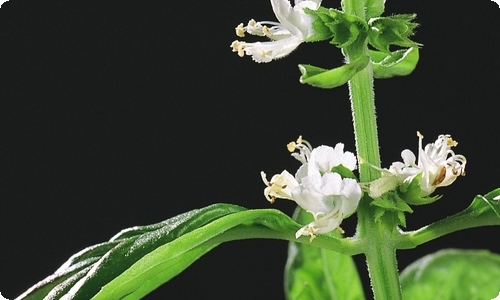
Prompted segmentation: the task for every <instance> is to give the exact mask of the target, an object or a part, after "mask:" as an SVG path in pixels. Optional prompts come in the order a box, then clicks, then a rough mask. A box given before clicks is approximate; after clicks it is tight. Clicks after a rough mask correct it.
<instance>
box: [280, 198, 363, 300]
mask: <svg viewBox="0 0 500 300" xmlns="http://www.w3.org/2000/svg"><path fill="white" fill-rule="evenodd" d="M294 219H296V220H297V221H298V222H299V223H302V224H307V223H309V222H311V221H312V220H313V219H312V215H311V214H309V213H306V212H305V211H304V210H303V209H301V208H300V207H298V208H297V210H296V211H295V216H294ZM332 234H334V235H335V236H337V237H341V235H340V234H339V233H338V232H337V231H334V232H333V233H332ZM285 293H286V296H287V299H289V300H311V299H315V300H322V299H324V300H358V299H364V294H363V287H362V285H361V280H360V278H359V274H358V272H357V270H356V266H355V264H354V261H353V260H352V258H351V257H350V256H347V255H343V254H340V253H337V252H334V251H331V250H326V249H322V248H318V247H315V246H313V244H298V243H296V242H290V245H289V248H288V261H287V265H286V268H285Z"/></svg>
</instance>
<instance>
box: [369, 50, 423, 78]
mask: <svg viewBox="0 0 500 300" xmlns="http://www.w3.org/2000/svg"><path fill="white" fill-rule="evenodd" d="M370 57H371V59H372V68H373V76H374V77H375V78H391V77H394V76H406V75H409V74H410V73H411V72H413V70H415V68H416V66H417V63H418V59H419V54H418V48H417V47H411V48H408V49H401V50H396V51H393V52H391V53H390V54H388V53H386V52H382V51H375V50H370Z"/></svg>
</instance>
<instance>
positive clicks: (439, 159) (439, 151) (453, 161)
mask: <svg viewBox="0 0 500 300" xmlns="http://www.w3.org/2000/svg"><path fill="white" fill-rule="evenodd" d="M417 136H418V138H419V142H418V148H419V149H418V163H415V160H416V157H415V154H413V152H411V151H410V150H408V149H406V150H403V152H402V153H401V157H402V158H403V162H395V163H393V164H392V165H391V167H390V168H389V169H388V170H387V169H383V170H382V177H381V178H380V179H377V180H375V181H374V182H372V183H371V184H370V192H369V195H370V197H372V198H378V197H380V196H381V195H382V194H383V193H385V192H388V191H390V190H394V189H395V188H396V187H397V186H399V185H401V184H402V183H403V182H405V181H406V182H410V181H412V180H413V179H415V177H416V176H417V175H420V174H421V179H420V182H419V186H420V189H421V192H420V196H422V197H425V196H428V195H430V194H432V193H433V192H434V191H435V190H436V188H438V187H442V186H448V185H450V184H452V183H453V182H454V181H455V179H456V178H457V177H458V176H460V175H465V165H466V163H467V160H466V159H465V157H464V156H463V155H457V154H455V152H453V150H451V148H452V147H455V146H456V145H457V144H458V143H457V142H456V141H454V140H453V139H452V138H451V136H450V135H448V134H442V135H440V136H439V137H438V138H437V140H436V141H435V142H434V143H430V144H427V145H426V146H425V148H423V147H422V140H423V138H424V136H423V135H422V134H420V132H417Z"/></svg>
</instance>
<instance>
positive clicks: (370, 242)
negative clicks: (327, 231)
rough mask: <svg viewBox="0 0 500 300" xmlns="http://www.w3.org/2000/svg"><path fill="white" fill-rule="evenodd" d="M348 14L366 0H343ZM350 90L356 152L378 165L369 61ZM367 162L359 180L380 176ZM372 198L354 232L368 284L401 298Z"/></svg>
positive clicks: (388, 235)
mask: <svg viewBox="0 0 500 300" xmlns="http://www.w3.org/2000/svg"><path fill="white" fill-rule="evenodd" d="M343 5H344V11H345V12H346V13H347V14H350V15H354V16H357V17H359V18H362V19H365V7H366V0H344V1H343ZM344 51H345V52H344V53H345V55H346V58H347V60H348V61H354V60H356V59H357V58H359V57H361V56H365V55H368V47H367V44H366V41H361V42H359V43H353V44H352V45H350V46H349V47H346V48H345V49H344ZM349 94H350V99H351V109H352V116H353V124H354V135H355V138H356V149H357V153H358V156H359V157H361V158H362V159H363V160H364V161H365V162H368V163H369V164H371V165H374V166H377V167H380V154H379V151H378V150H379V146H378V135H377V123H376V119H375V95H374V91H373V70H372V67H371V64H370V63H369V64H368V66H367V67H366V68H365V69H364V70H362V71H360V72H359V73H357V74H356V75H355V76H354V77H353V78H352V79H351V80H350V81H349ZM369 164H360V167H359V173H360V180H361V182H370V181H372V180H375V179H377V178H378V177H379V176H380V173H379V171H377V170H376V169H375V168H373V167H371V166H370V165H369ZM370 201H371V199H370V198H369V197H368V196H365V197H363V199H362V201H361V203H360V205H359V207H358V228H357V232H356V235H357V237H358V238H359V239H360V241H361V242H362V243H363V245H364V254H365V256H366V262H367V265H368V272H369V274H370V280H371V285H372V289H373V294H374V298H375V299H379V300H386V299H391V300H398V299H402V295H401V287H400V284H399V275H398V268H397V260H396V249H395V246H394V244H393V242H392V234H393V233H394V232H395V231H393V229H394V228H390V227H389V226H386V224H384V221H383V220H381V221H379V222H376V221H375V216H374V209H373V207H372V206H370V203H369V202H370Z"/></svg>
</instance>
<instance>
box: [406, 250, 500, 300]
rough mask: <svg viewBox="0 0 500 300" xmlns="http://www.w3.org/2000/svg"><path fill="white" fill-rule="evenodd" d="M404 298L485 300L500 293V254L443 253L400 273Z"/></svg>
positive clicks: (456, 251)
mask: <svg viewBox="0 0 500 300" xmlns="http://www.w3.org/2000/svg"><path fill="white" fill-rule="evenodd" d="M401 286H402V288H403V298H404V299H412V300H420V299H422V300H424V299H425V300H428V299H440V300H448V299H449V300H460V299H464V300H474V299H477V300H484V299H493V298H495V297H496V296H498V294H499V292H500V255H498V254H494V253H491V252H489V251H487V250H454V249H448V250H441V251H439V252H436V253H434V254H430V255H427V256H425V257H423V258H421V259H419V260H417V261H416V262H414V263H413V264H411V265H410V266H408V267H407V268H406V269H405V270H404V271H403V272H402V273H401Z"/></svg>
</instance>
